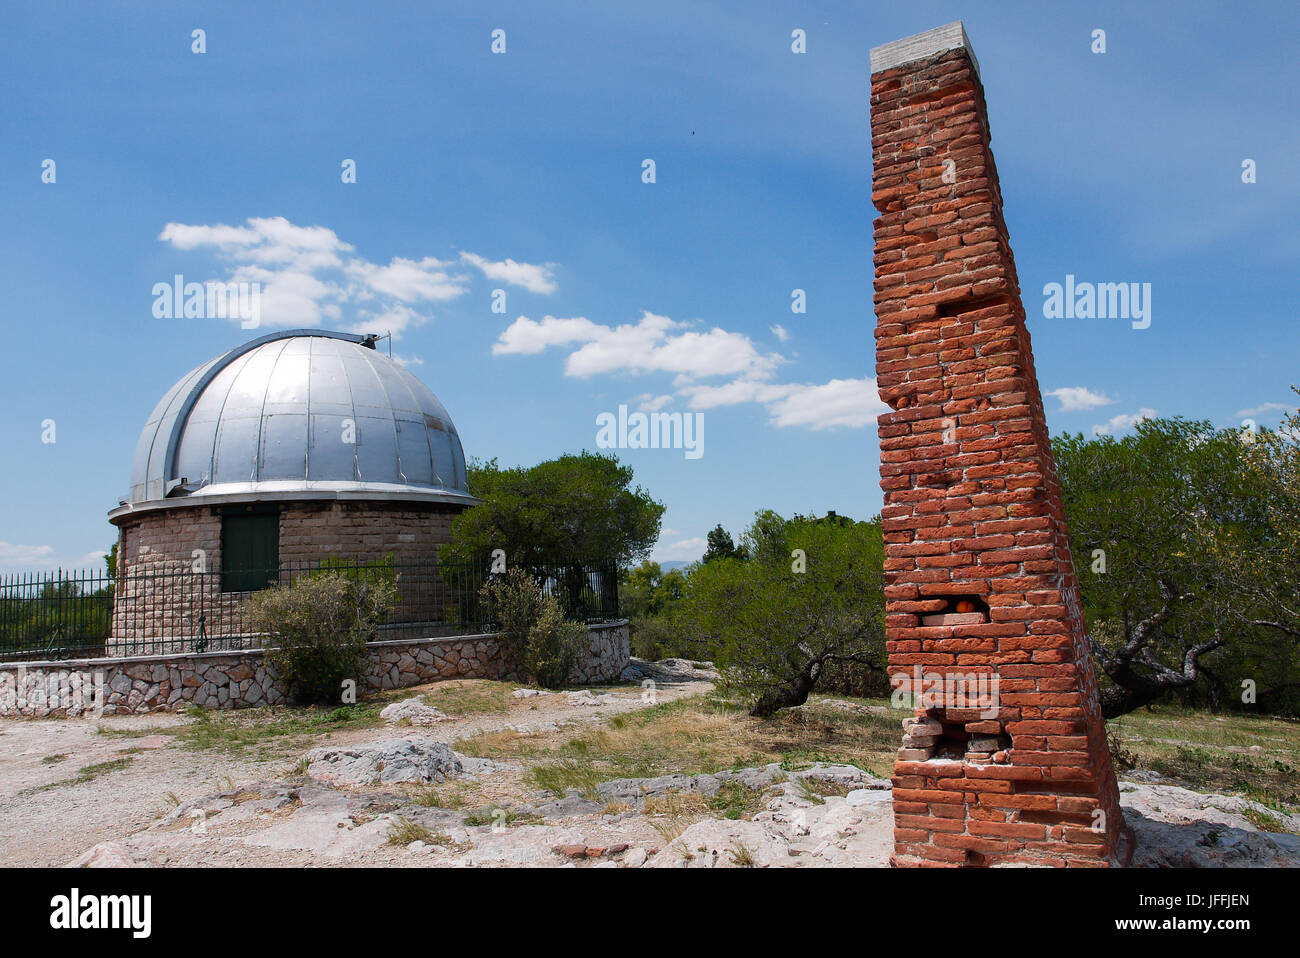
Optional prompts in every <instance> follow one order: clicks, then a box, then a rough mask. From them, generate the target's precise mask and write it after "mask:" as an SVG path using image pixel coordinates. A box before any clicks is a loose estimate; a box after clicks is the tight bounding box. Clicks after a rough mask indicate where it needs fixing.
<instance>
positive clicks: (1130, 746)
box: [1107, 705, 1300, 811]
mask: <svg viewBox="0 0 1300 958" xmlns="http://www.w3.org/2000/svg"><path fill="white" fill-rule="evenodd" d="M1107 733H1108V735H1109V736H1110V738H1111V739H1112V740H1113V741H1112V746H1111V751H1112V753H1117V752H1118V753H1119V754H1122V755H1123V756H1124V758H1125V761H1124V762H1123V763H1122V765H1123V766H1125V767H1133V768H1146V769H1151V770H1153V771H1156V772H1159V773H1160V774H1161V775H1165V776H1167V777H1169V778H1171V779H1173V780H1175V781H1177V782H1180V783H1182V784H1184V785H1186V786H1187V787H1189V788H1192V789H1195V790H1197V791H1202V792H1220V793H1227V794H1238V795H1241V796H1243V797H1245V798H1249V799H1251V800H1253V801H1256V802H1259V803H1260V804H1262V805H1267V806H1268V807H1270V808H1273V809H1276V810H1278V811H1289V810H1292V809H1294V808H1296V807H1297V806H1300V722H1295V721H1292V720H1289V719H1283V718H1275V717H1273V716H1266V715H1261V716H1256V715H1242V714H1237V713H1226V714H1221V715H1214V714H1211V713H1209V712H1196V711H1191V710H1188V709H1183V708H1178V707H1175V706H1170V705H1157V706H1153V707H1152V708H1150V709H1139V710H1138V711H1136V712H1130V713H1129V714H1127V715H1122V716H1120V717H1119V718H1117V719H1112V720H1111V721H1110V722H1108V723H1107ZM1252 746H1259V747H1258V748H1252Z"/></svg>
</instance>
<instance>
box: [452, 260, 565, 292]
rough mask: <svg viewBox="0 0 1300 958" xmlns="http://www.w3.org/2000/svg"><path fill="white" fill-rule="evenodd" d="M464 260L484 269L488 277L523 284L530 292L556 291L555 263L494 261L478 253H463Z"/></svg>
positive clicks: (513, 283)
mask: <svg viewBox="0 0 1300 958" xmlns="http://www.w3.org/2000/svg"><path fill="white" fill-rule="evenodd" d="M460 258H461V261H462V262H465V263H469V264H470V265H471V266H475V267H477V268H478V269H479V270H481V271H482V273H483V275H484V276H486V277H487V278H488V279H495V280H499V281H501V282H503V283H509V284H510V285H512V286H522V287H523V288H524V289H526V290H528V291H529V292H530V293H542V294H550V293H553V292H555V290H556V284H555V276H554V274H553V270H554V269H555V264H554V263H542V264H540V265H538V264H535V263H516V262H515V261H514V260H512V259H503V260H497V261H495V262H494V261H492V260H489V259H484V258H483V257H482V256H479V255H478V254H477V253H461V254H460Z"/></svg>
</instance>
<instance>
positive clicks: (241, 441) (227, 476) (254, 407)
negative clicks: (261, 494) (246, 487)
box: [212, 343, 282, 485]
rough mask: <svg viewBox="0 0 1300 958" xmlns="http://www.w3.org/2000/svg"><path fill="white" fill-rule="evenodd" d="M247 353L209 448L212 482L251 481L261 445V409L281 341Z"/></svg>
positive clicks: (256, 470)
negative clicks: (212, 444)
mask: <svg viewBox="0 0 1300 958" xmlns="http://www.w3.org/2000/svg"><path fill="white" fill-rule="evenodd" d="M270 345H271V346H272V347H274V348H267V347H263V348H261V349H257V350H255V351H254V352H251V353H249V354H248V361H247V362H246V363H244V365H243V367H242V368H241V369H240V371H239V373H238V374H237V375H236V376H235V379H234V380H233V382H232V383H231V386H230V392H229V394H228V395H227V396H226V404H225V407H224V408H223V409H222V414H221V422H220V424H219V425H218V427H217V435H216V439H215V442H214V446H213V450H212V461H213V468H212V482H213V484H214V485H215V484H218V483H230V482H254V481H256V480H257V478H258V459H259V456H260V449H261V444H262V420H263V418H264V416H263V409H264V405H265V403H266V394H267V391H268V389H269V388H270V382H271V376H272V373H273V372H274V369H275V363H276V360H277V359H278V358H279V355H280V349H281V348H282V346H281V344H279V343H273V344H270Z"/></svg>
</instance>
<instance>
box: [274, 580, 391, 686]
mask: <svg viewBox="0 0 1300 958" xmlns="http://www.w3.org/2000/svg"><path fill="white" fill-rule="evenodd" d="M396 600H397V586H396V575H392V574H387V573H385V572H384V571H382V570H380V571H376V572H373V573H366V572H359V571H357V570H353V571H352V572H350V573H343V572H338V571H332V570H331V571H324V572H316V573H312V574H311V575H305V576H300V577H299V578H298V579H296V580H295V581H294V582H293V584H291V585H287V586H272V587H271V588H269V589H266V590H264V591H262V592H259V593H257V594H256V595H254V596H253V597H252V598H251V599H250V600H249V617H250V620H251V621H252V622H253V624H254V626H255V627H256V628H257V629H258V630H259V631H261V632H266V633H269V634H270V635H271V636H273V642H274V646H273V647H271V648H268V649H267V652H266V660H267V663H268V665H270V666H271V667H272V668H273V669H275V672H276V675H277V676H278V678H279V679H280V681H281V682H282V683H283V684H284V686H285V690H286V692H287V693H288V695H289V697H290V698H291V699H293V700H294V701H296V702H301V703H330V702H338V700H339V690H340V689H341V688H342V685H343V682H344V680H346V679H353V680H355V681H357V682H358V683H359V681H360V678H361V671H362V668H363V665H364V662H365V654H366V651H365V645H366V643H367V642H369V641H370V640H372V639H373V638H374V637H375V631H376V629H377V628H378V626H379V625H380V623H382V622H383V620H384V618H385V617H386V616H387V614H388V612H389V610H391V609H392V607H393V606H394V605H395V604H396Z"/></svg>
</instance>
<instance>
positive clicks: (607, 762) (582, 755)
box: [455, 698, 900, 795]
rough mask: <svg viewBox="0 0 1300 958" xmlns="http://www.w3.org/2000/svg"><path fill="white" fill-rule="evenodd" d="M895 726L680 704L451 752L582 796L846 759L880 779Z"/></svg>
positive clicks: (893, 716)
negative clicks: (501, 764) (618, 786)
mask: <svg viewBox="0 0 1300 958" xmlns="http://www.w3.org/2000/svg"><path fill="white" fill-rule="evenodd" d="M899 721H900V717H899V714H897V713H890V714H888V715H882V714H878V713H875V712H865V711H863V712H857V711H854V712H849V711H843V710H839V709H835V708H834V707H832V706H830V705H828V704H827V703H826V702H824V701H814V702H812V703H810V704H809V705H807V706H805V707H803V708H801V709H795V710H791V711H788V712H783V713H780V714H779V715H778V716H777V718H775V719H773V720H770V721H765V720H762V719H755V718H751V717H750V716H749V715H747V714H746V713H745V711H744V710H743V709H742V708H740V707H738V706H736V705H734V704H731V703H728V702H725V701H722V700H720V699H716V698H688V699H679V700H677V701H675V702H670V703H667V704H663V705H656V706H653V707H651V708H648V709H643V710H641V711H637V712H631V713H627V714H624V715H618V716H615V717H613V718H612V719H610V720H609V721H608V722H606V723H604V724H603V725H601V726H599V727H596V728H592V729H587V730H584V731H581V732H578V733H576V734H575V733H573V732H571V731H563V730H561V731H557V732H552V733H548V734H545V735H521V734H519V733H517V732H513V731H499V732H488V733H484V734H481V735H476V736H473V737H471V738H467V739H463V740H461V741H459V742H457V743H456V746H455V747H456V749H457V751H461V752H464V753H466V754H469V755H475V756H479V757H482V758H494V759H501V760H506V761H516V762H524V763H525V764H527V765H529V766H530V767H529V771H528V772H527V774H526V777H525V780H526V783H527V784H529V785H532V786H534V787H536V788H541V789H545V790H547V791H550V792H553V793H555V794H557V795H563V794H565V792H567V790H568V789H570V788H576V789H577V790H578V791H579V792H580V793H583V794H591V793H592V792H593V790H594V789H595V786H596V785H598V784H600V783H601V782H606V781H609V780H611V779H616V778H645V777H650V776H656V775H665V774H670V773H674V772H680V773H682V774H686V775H699V774H702V773H706V772H716V771H720V770H722V769H730V768H744V767H750V766H758V765H766V764H768V763H770V762H778V763H780V764H781V765H782V766H783V767H785V768H790V769H797V768H804V767H807V766H808V765H811V764H813V763H814V762H818V761H824V762H847V763H852V764H854V765H857V766H858V767H860V768H863V769H865V770H867V771H869V772H872V773H873V774H881V773H885V774H887V773H888V770H889V769H890V767H891V766H892V762H893V754H894V750H895V749H897V748H898V740H899V734H900V733H899Z"/></svg>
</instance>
